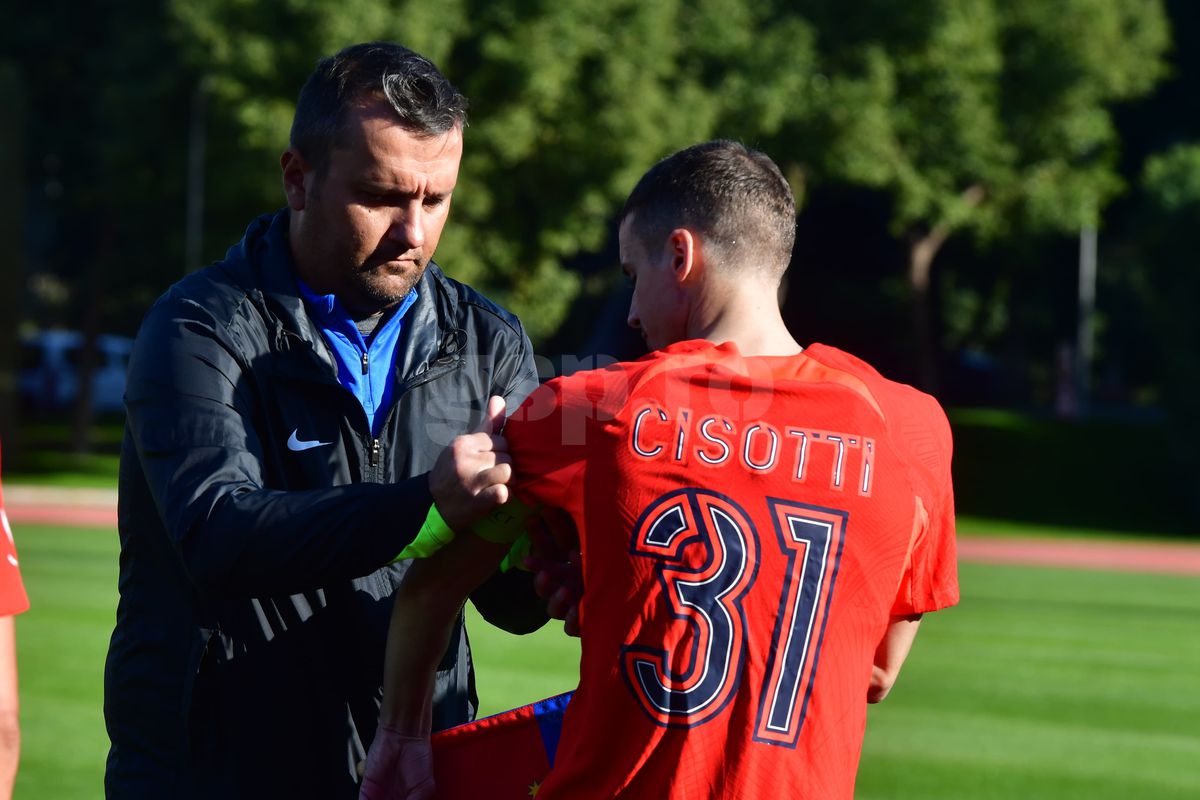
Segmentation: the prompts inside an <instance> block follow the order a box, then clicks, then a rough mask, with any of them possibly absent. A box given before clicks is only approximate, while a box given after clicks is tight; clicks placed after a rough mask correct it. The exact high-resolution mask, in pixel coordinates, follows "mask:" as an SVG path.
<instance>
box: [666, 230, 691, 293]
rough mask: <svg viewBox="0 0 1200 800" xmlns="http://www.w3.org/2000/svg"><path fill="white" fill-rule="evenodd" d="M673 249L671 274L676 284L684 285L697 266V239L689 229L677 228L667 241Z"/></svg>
mask: <svg viewBox="0 0 1200 800" xmlns="http://www.w3.org/2000/svg"><path fill="white" fill-rule="evenodd" d="M667 243H668V246H669V247H670V248H671V272H672V274H673V275H674V276H675V282H676V283H684V282H685V281H686V280H687V279H688V277H689V276H691V275H692V271H693V270H694V269H695V267H696V266H697V263H696V259H697V255H698V254H697V249H696V246H697V242H696V237H694V236H693V235H692V232H691V231H689V230H688V229H687V228H676V229H675V230H673V231H671V235H670V237H669V238H668V239H667Z"/></svg>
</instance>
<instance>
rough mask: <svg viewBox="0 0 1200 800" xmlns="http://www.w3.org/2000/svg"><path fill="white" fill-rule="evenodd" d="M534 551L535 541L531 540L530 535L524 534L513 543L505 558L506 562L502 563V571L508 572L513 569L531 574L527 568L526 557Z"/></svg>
mask: <svg viewBox="0 0 1200 800" xmlns="http://www.w3.org/2000/svg"><path fill="white" fill-rule="evenodd" d="M532 550H533V540H532V539H530V538H529V534H528V533H526V534H523V535H522V536H521V537H520V538H519V539H517V540H516V541H515V542H513V546H512V547H511V548H510V549H509V551H508V555H506V556H504V560H503V561H501V562H500V571H501V572H508V571H509V570H512V569H519V570H521V571H522V572H529V567H527V566H525V556H527V555H529V553H530V552H531V551H532Z"/></svg>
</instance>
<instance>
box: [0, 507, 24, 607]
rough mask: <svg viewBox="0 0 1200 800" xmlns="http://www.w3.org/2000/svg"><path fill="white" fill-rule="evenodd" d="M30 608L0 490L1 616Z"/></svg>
mask: <svg viewBox="0 0 1200 800" xmlns="http://www.w3.org/2000/svg"><path fill="white" fill-rule="evenodd" d="M28 608H29V598H28V597H27V596H26V594H25V584H24V582H23V581H22V580H21V570H20V569H19V568H18V565H17V546H16V544H15V543H14V542H13V535H12V527H11V526H9V524H8V515H7V514H5V513H4V490H3V488H0V616H5V617H7V616H10V615H12V614H20V613H21V612H22V611H25V610H27V609H28Z"/></svg>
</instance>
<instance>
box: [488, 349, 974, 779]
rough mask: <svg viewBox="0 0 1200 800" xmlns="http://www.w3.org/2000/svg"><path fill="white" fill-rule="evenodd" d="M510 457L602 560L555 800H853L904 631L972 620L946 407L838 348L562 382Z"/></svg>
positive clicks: (705, 353)
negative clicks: (882, 657) (877, 665)
mask: <svg viewBox="0 0 1200 800" xmlns="http://www.w3.org/2000/svg"><path fill="white" fill-rule="evenodd" d="M505 434H506V436H507V438H508V440H509V446H510V448H511V451H512V454H513V458H514V462H515V465H516V468H517V478H516V483H515V486H516V491H517V493H518V495H520V496H522V497H523V498H524V499H525V500H526V501H532V502H542V503H545V504H547V505H553V506H558V507H561V508H564V509H566V510H567V511H568V512H569V513H570V514H571V516H572V517H573V518H574V520H575V523H576V525H577V526H578V528H579V531H580V538H581V545H582V549H583V569H584V584H585V587H586V589H585V593H584V598H583V602H582V605H581V608H580V613H581V626H582V631H583V638H582V658H581V667H580V685H579V689H578V691H577V692H576V695H575V698H574V700H573V701H572V702H571V705H570V707H569V708H568V709H567V713H566V717H565V719H564V725H563V733H562V741H561V743H560V746H559V751H558V761H557V762H556V765H555V768H554V770H553V771H552V772H551V773H550V777H549V778H548V779H547V781H546V783H545V784H544V785H543V786H542V788H541V791H540V793H539V794H538V798H539V800H547V799H548V798H549V799H550V800H554V799H555V798H613V797H631V798H643V797H654V798H679V799H682V798H739V797H745V798H758V797H764V798H765V797H771V798H774V797H781V796H788V797H813V798H817V797H819V798H823V799H826V798H832V799H835V800H836V799H838V798H844V799H845V800H849V798H852V797H853V791H854V776H855V773H856V771H857V766H858V758H859V752H860V749H861V745H862V735H863V730H864V727H865V724H866V694H867V686H868V682H869V678H870V674H871V664H872V660H873V655H874V651H875V647H876V645H877V643H878V642H879V641H880V639H881V637H882V636H883V633H884V630H885V628H886V626H887V625H888V623H889V620H890V616H891V614H892V613H908V612H924V611H932V610H935V609H937V608H941V607H944V606H946V605H950V604H953V603H954V602H956V601H957V599H958V588H957V575H956V567H955V555H954V553H955V551H954V527H953V524H954V523H953V492H952V489H951V486H950V435H949V427H948V425H947V423H946V420H945V416H944V414H943V413H942V411H941V409H940V408H939V407H938V405H937V403H936V402H935V401H934V400H933V399H932V398H930V397H928V396H927V395H923V394H921V393H919V392H917V391H916V390H914V389H912V388H911V387H907V386H903V385H901V384H896V383H893V382H890V381H887V380H885V379H884V378H882V377H881V376H880V375H879V374H878V373H877V372H875V370H873V369H872V368H871V367H869V366H868V365H866V364H865V363H863V362H861V361H859V360H857V359H855V358H853V357H852V356H849V355H847V354H845V353H841V352H840V351H837V350H834V349H833V348H829V347H824V346H822V345H814V346H812V347H810V348H808V349H807V350H806V351H805V352H804V353H803V354H801V355H799V356H794V357H787V358H746V357H743V356H741V355H740V354H739V353H738V351H737V349H736V348H735V347H734V346H732V345H729V344H726V345H721V346H714V345H711V344H709V343H707V342H698V341H692V342H683V343H680V344H677V345H674V346H672V347H670V348H668V349H667V350H665V351H660V352H658V353H653V354H651V355H649V356H647V357H646V358H644V359H641V360H639V361H637V362H633V363H628V364H618V365H614V366H613V367H610V368H607V369H604V370H596V371H591V372H586V373H578V374H576V375H573V376H570V377H567V378H561V379H557V380H554V381H551V382H549V383H548V384H546V385H545V386H543V387H541V388H540V389H539V390H538V391H536V392H535V393H534V394H533V395H532V396H531V397H530V398H529V400H528V401H527V402H526V403H525V404H524V405H523V406H522V407H521V409H519V410H518V411H517V412H516V413H515V414H514V415H513V417H512V418H511V419H510V421H509V423H508V427H507V428H506V431H505ZM639 451H640V453H639ZM710 462H718V463H715V464H714V463H710Z"/></svg>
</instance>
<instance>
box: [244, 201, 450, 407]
mask: <svg viewBox="0 0 1200 800" xmlns="http://www.w3.org/2000/svg"><path fill="white" fill-rule="evenodd" d="M287 233H288V211H287V209H286V208H285V209H282V210H280V211H278V212H276V213H275V214H266V215H263V216H261V217H259V218H258V219H256V220H255V221H254V222H253V223H251V225H250V227H249V228H248V229H247V231H246V235H245V237H244V238H243V239H242V242H241V243H240V245H239V246H240V248H241V251H242V252H241V254H240V255H241V256H242V257H243V258H245V260H246V261H247V262H248V263H249V264H250V265H251V266H252V268H253V269H252V272H254V273H257V276H258V286H259V287H261V289H260V293H261V295H262V298H263V301H264V304H265V305H266V306H267V307H268V309H269V311H270V312H271V313H270V315H269V316H270V317H271V318H273V321H274V323H275V330H274V331H273V337H272V338H273V341H272V349H273V350H275V351H276V352H277V353H281V354H285V355H284V358H283V363H282V364H281V368H282V369H283V370H284V371H286V372H287V373H288V374H296V375H300V376H303V375H308V376H309V377H311V376H312V369H313V365H314V360H315V361H316V362H318V363H319V364H321V365H322V370H323V373H324V374H325V376H326V377H328V378H329V379H330V380H333V381H335V382H336V380H337V365H336V363H335V362H334V359H333V356H332V354H330V352H329V348H328V347H327V346H326V344H325V342H324V340H323V339H322V337H321V332H320V330H319V329H318V328H317V326H316V325H315V324H314V323H313V321H312V319H311V318H310V317H309V316H308V311H307V310H306V309H305V307H304V300H303V299H302V298H301V296H300V289H299V287H298V286H297V285H296V277H295V267H294V265H293V263H292V254H291V248H290V246H289V245H288V235H287ZM417 294H418V296H419V299H418V300H417V302H416V303H415V304H413V307H412V308H411V309H409V311H408V313H407V314H406V315H405V327H406V328H407V330H406V331H405V333H404V335H403V336H402V337H401V341H400V343H399V345H397V347H396V361H395V364H396V372H395V377H396V381H397V383H401V384H406V383H409V382H411V381H413V380H417V379H419V378H420V377H421V376H422V375H424V374H425V373H427V372H429V371H431V370H433V369H434V368H435V367H438V366H447V365H450V364H455V363H457V362H459V361H461V359H462V351H463V350H464V348H465V346H466V333H465V332H464V331H463V330H462V328H461V326H460V324H459V322H458V318H459V314H458V292H457V290H456V288H455V287H454V285H453V283H452V282H451V281H449V280H448V279H447V278H446V276H445V275H444V274H443V273H442V270H441V268H440V267H438V266H437V264H435V263H433V262H432V261H431V262H430V263H429V265H428V266H427V267H426V269H425V273H424V274H423V275H422V276H421V280H420V281H419V282H418V284H417Z"/></svg>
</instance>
